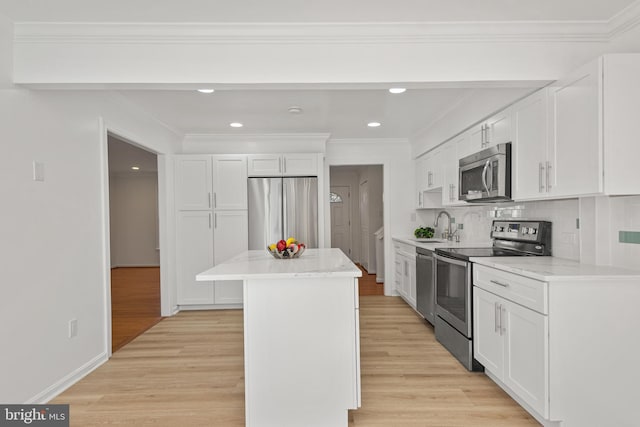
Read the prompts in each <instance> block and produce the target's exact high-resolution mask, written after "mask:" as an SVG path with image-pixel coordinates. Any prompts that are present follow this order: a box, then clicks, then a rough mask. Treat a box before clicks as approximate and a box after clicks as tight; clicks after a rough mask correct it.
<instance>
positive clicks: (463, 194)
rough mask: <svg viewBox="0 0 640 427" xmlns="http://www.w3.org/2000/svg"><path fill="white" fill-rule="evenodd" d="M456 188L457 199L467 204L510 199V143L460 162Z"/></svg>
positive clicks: (478, 153)
mask: <svg viewBox="0 0 640 427" xmlns="http://www.w3.org/2000/svg"><path fill="white" fill-rule="evenodd" d="M458 188H459V194H458V197H459V199H460V200H465V201H467V202H470V203H472V202H475V203H478V202H480V203H485V202H502V201H509V200H511V143H510V142H507V143H504V144H498V145H495V146H493V147H490V148H487V149H485V150H482V151H480V152H477V153H475V154H472V155H470V156H467V157H464V158H462V159H460V168H459V185H458Z"/></svg>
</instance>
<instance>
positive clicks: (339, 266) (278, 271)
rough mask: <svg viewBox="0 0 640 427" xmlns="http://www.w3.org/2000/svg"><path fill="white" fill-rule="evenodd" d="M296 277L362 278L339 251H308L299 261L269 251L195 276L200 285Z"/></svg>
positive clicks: (235, 259) (250, 254) (243, 255)
mask: <svg viewBox="0 0 640 427" xmlns="http://www.w3.org/2000/svg"><path fill="white" fill-rule="evenodd" d="M296 277H362V271H360V269H359V268H358V267H356V265H355V264H354V263H353V262H351V260H350V259H349V258H348V257H347V256H346V255H345V254H344V252H342V251H341V250H340V249H337V248H321V249H307V250H305V251H304V253H303V254H302V255H301V256H300V257H299V258H294V259H276V258H274V257H273V256H272V255H271V254H269V253H267V251H266V250H254V251H246V252H244V253H241V254H240V255H237V256H235V257H233V258H231V259H229V260H227V261H225V262H223V263H221V264H218V265H216V266H215V267H212V268H210V269H209V270H206V271H204V272H202V273H200V274H198V275H197V276H196V280H198V281H209V280H245V279H277V278H296Z"/></svg>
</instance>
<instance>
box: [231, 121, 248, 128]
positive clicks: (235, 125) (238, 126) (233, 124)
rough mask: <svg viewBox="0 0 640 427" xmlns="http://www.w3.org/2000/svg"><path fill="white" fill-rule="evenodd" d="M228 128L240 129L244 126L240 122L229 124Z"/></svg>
mask: <svg viewBox="0 0 640 427" xmlns="http://www.w3.org/2000/svg"><path fill="white" fill-rule="evenodd" d="M229 126H231V127H232V128H241V127H242V126H244V125H243V124H242V123H240V122H233V123H229Z"/></svg>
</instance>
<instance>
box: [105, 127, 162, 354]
mask: <svg viewBox="0 0 640 427" xmlns="http://www.w3.org/2000/svg"><path fill="white" fill-rule="evenodd" d="M99 128H100V165H101V166H100V168H101V171H100V172H101V173H100V179H101V186H100V187H101V195H100V196H101V199H102V218H101V222H102V243H103V244H102V249H103V251H104V252H103V254H102V268H103V271H104V274H103V292H104V333H105V341H104V345H105V352H106V354H107V358H108V359H109V358H111V355H112V351H111V345H112V319H111V225H110V220H111V218H110V211H109V209H110V205H109V190H110V189H109V151H108V147H109V143H108V138H109V135H113V136H115V137H117V138H118V139H120V140H122V141H124V142H126V143H128V144H131V145H133V146H136V147H139V148H141V149H143V150H146V151H149V152H151V153H154V154H155V155H156V157H157V162H158V239H159V249H160V315H161V316H163V317H165V316H171V315H173V314H175V313H174V312H173V310H172V308H171V307H172V304H171V292H170V283H169V282H170V281H169V277H170V276H169V275H168V271H169V269H168V264H169V263H168V261H169V260H168V254H167V250H165V249H166V248H168V247H169V244H168V243H169V240H168V239H169V230H168V228H167V223H168V215H167V214H168V211H167V208H166V206H167V204H166V200H167V195H168V194H167V193H168V191H167V185H166V182H167V172H168V171H167V168H166V167H165V164H164V155H163V154H162V153H159V152H157V151H156V150H154V149H153V148H151V147H149V146H147V145H145V144H143V143H141V142H139V141H141V140H142V138H138V137H136V136H134V135H131V134H130V133H128V132H127V131H124V130H122V129H120V128H118V127H117V126H114V125H112V124H111V123H107V122H106V121H105V120H104V118H102V117H100V118H99Z"/></svg>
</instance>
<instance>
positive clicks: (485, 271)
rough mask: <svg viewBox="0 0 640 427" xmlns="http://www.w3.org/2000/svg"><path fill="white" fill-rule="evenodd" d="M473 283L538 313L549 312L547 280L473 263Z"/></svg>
mask: <svg viewBox="0 0 640 427" xmlns="http://www.w3.org/2000/svg"><path fill="white" fill-rule="evenodd" d="M473 284H474V286H477V287H479V288H482V289H484V290H486V291H489V292H492V293H494V294H496V295H499V296H501V297H503V298H505V299H507V300H510V301H513V302H515V303H517V304H520V305H523V306H525V307H527V308H530V309H532V310H535V311H537V312H539V313H542V314H548V313H549V308H548V307H549V306H548V301H547V300H548V298H547V295H548V290H549V284H548V283H547V282H541V281H539V280H534V279H530V278H528V277H524V276H519V275H517V274H513V273H507V272H505V271H500V270H496V269H495V268H491V267H486V266H483V265H478V264H474V265H473Z"/></svg>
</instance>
